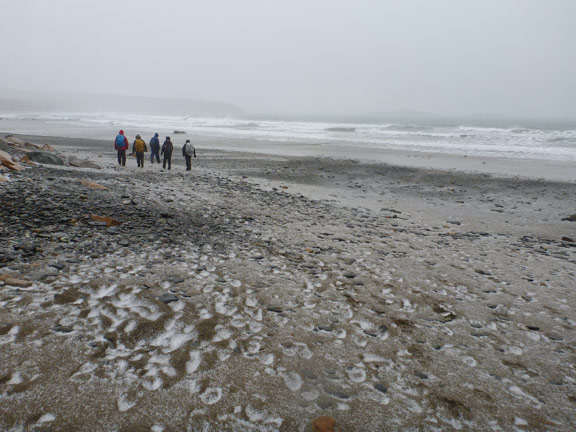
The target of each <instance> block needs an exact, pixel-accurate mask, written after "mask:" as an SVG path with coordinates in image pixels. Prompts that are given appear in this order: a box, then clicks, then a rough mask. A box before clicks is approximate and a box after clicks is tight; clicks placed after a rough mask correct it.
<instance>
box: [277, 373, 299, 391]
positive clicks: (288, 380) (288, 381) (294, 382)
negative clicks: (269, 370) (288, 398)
mask: <svg viewBox="0 0 576 432" xmlns="http://www.w3.org/2000/svg"><path fill="white" fill-rule="evenodd" d="M282 378H283V379H284V384H285V385H286V387H288V388H289V389H290V390H292V391H297V390H300V388H301V387H302V377H301V376H300V375H298V374H297V373H296V372H288V373H287V374H283V376H282Z"/></svg>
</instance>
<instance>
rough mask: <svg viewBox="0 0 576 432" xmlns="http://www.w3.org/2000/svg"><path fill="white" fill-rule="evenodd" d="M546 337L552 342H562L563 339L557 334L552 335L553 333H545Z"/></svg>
mask: <svg viewBox="0 0 576 432" xmlns="http://www.w3.org/2000/svg"><path fill="white" fill-rule="evenodd" d="M546 336H547V337H548V338H549V339H550V340H553V341H563V340H564V338H563V337H562V336H560V335H559V334H558V333H554V332H550V333H546Z"/></svg>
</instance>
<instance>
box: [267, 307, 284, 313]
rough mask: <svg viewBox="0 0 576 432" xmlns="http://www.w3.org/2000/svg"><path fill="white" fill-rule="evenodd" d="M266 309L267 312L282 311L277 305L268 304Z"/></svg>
mask: <svg viewBox="0 0 576 432" xmlns="http://www.w3.org/2000/svg"><path fill="white" fill-rule="evenodd" d="M266 310H267V311H269V312H276V313H282V308H281V307H279V306H268V307H267V308H266Z"/></svg>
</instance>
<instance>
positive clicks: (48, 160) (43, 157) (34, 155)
mask: <svg viewBox="0 0 576 432" xmlns="http://www.w3.org/2000/svg"><path fill="white" fill-rule="evenodd" d="M28 159H30V160H31V161H33V162H38V163H41V164H47V165H64V161H63V160H62V159H61V158H60V157H58V156H56V155H54V154H52V153H48V152H43V151H31V152H28Z"/></svg>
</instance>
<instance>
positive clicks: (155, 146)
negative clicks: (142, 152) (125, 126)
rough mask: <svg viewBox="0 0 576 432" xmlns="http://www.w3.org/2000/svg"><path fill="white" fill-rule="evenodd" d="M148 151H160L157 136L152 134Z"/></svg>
mask: <svg viewBox="0 0 576 432" xmlns="http://www.w3.org/2000/svg"><path fill="white" fill-rule="evenodd" d="M150 150H151V151H153V152H154V153H158V152H159V151H160V140H159V139H158V134H157V133H156V134H154V138H152V139H151V140H150Z"/></svg>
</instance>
